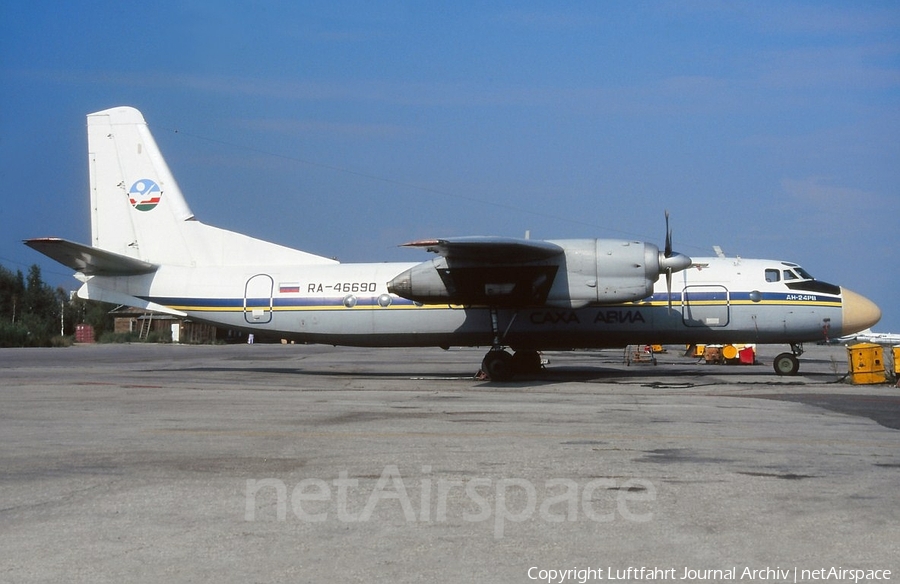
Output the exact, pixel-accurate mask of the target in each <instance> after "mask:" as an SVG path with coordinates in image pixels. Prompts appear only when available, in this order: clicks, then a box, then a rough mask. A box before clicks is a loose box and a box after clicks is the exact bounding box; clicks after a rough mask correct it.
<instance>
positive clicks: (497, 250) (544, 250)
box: [402, 236, 565, 264]
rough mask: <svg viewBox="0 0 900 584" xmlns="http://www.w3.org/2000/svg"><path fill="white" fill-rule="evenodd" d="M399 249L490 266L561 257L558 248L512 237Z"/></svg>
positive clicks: (415, 244) (440, 241)
mask: <svg viewBox="0 0 900 584" xmlns="http://www.w3.org/2000/svg"><path fill="white" fill-rule="evenodd" d="M402 247H418V248H425V250H426V251H430V252H434V253H436V254H438V255H442V256H444V257H445V258H447V259H453V260H472V261H478V262H483V263H490V264H504V263H512V262H514V263H519V262H531V261H538V260H545V259H548V258H551V257H553V256H556V255H560V254H562V253H563V252H564V251H565V250H563V248H562V247H560V246H558V245H556V244H554V243H550V242H547V241H536V240H531V239H516V238H512V237H477V236H476V237H450V238H447V239H422V240H419V241H411V242H409V243H404V244H403V245H402Z"/></svg>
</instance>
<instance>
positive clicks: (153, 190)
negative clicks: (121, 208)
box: [128, 178, 162, 211]
mask: <svg viewBox="0 0 900 584" xmlns="http://www.w3.org/2000/svg"><path fill="white" fill-rule="evenodd" d="M160 198H162V190H160V188H159V185H158V184H156V183H155V182H153V181H152V180H150V179H148V178H143V179H141V180H139V181H137V182H135V183H134V184H133V185H131V188H130V189H128V200H129V201H130V202H131V206H132V207H134V208H135V209H137V210H138V211H150V210H151V209H155V208H156V206H157V205H159V200H160Z"/></svg>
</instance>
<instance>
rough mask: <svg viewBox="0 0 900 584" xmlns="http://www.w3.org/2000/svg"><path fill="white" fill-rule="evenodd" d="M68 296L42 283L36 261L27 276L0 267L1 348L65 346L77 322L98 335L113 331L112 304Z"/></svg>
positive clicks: (60, 288)
mask: <svg viewBox="0 0 900 584" xmlns="http://www.w3.org/2000/svg"><path fill="white" fill-rule="evenodd" d="M71 296H72V297H71V298H70V294H69V293H68V292H67V291H66V290H65V289H64V288H62V287H61V286H59V287H57V288H53V287H52V286H50V285H49V284H47V283H46V282H44V280H43V279H42V278H41V268H40V266H38V265H37V264H34V265H32V266H31V267H30V268H29V269H28V275H27V276H25V275H24V274H22V271H21V270H17V271H16V272H15V273H13V272H12V271H11V270H8V269H7V268H5V267H3V266H0V347H50V346H65V345H68V344H71V342H72V337H73V336H74V334H75V327H76V325H77V324H80V323H85V324H89V325H91V326H93V327H94V335H95V336H96V337H97V338H99V336H100V335H102V334H103V333H104V332H107V331H112V329H113V318H112V316H111V315H110V314H109V311H110V310H112V309H113V308H114V306H113V305H111V304H106V303H103V302H93V301H90V300H82V299H80V298H78V297H76V296H74V295H71Z"/></svg>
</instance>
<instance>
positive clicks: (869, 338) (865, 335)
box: [835, 328, 900, 345]
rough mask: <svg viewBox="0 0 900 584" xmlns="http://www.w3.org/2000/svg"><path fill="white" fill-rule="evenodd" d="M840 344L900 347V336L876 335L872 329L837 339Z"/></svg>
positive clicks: (893, 334)
mask: <svg viewBox="0 0 900 584" xmlns="http://www.w3.org/2000/svg"><path fill="white" fill-rule="evenodd" d="M835 342H838V343H844V344H847V343H875V344H876V345H900V334H897V333H876V332H875V331H873V330H872V329H870V328H869V329H866V330H864V331H859V332H858V333H854V334H850V335H846V336H843V337H839V338H837V339H835Z"/></svg>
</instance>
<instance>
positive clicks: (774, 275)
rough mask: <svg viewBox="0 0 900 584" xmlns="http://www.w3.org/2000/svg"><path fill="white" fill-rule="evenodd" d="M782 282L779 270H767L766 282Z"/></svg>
mask: <svg viewBox="0 0 900 584" xmlns="http://www.w3.org/2000/svg"><path fill="white" fill-rule="evenodd" d="M779 280H781V273H780V272H779V271H778V270H771V269H770V270H766V282H777V281H779Z"/></svg>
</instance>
